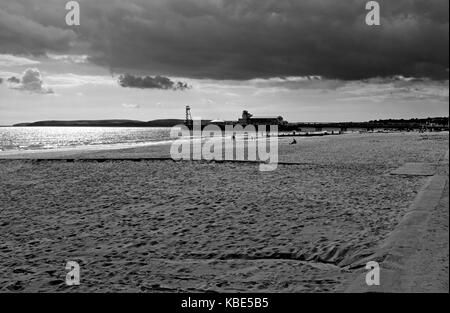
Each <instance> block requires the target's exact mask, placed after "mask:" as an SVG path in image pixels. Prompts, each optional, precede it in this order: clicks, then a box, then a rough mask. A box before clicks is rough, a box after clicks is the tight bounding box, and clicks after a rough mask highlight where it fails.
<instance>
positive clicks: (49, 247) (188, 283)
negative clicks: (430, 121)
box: [0, 133, 448, 292]
mask: <svg viewBox="0 0 450 313" xmlns="http://www.w3.org/2000/svg"><path fill="white" fill-rule="evenodd" d="M297 141H298V144H297V145H288V142H289V139H285V140H284V139H283V140H281V141H280V148H279V152H280V157H279V159H280V161H282V162H296V163H301V164H297V165H279V166H278V168H277V170H276V171H273V172H260V171H259V170H258V167H257V165H256V164H242V163H208V162H173V161H141V162H129V161H114V160H109V161H106V162H102V163H98V162H92V161H77V162H74V163H67V162H63V161H45V162H35V161H32V160H11V159H10V160H6V159H5V160H0V175H1V177H2V179H1V181H0V190H1V193H0V203H1V211H0V235H1V237H2V241H1V242H0V268H2V269H3V270H2V272H1V273H0V286H1V288H2V289H1V290H2V291H31V292H35V291H44V292H51V291H81V292H87V291H94V292H101V291H127V292H135V291H137V292H140V291H142V292H160V291H224V292H225V291H228V292H235V291H248V292H313V291H319V292H326V291H343V290H345V288H346V286H347V284H348V282H349V280H351V279H352V278H353V276H354V273H355V271H356V270H357V269H358V268H360V267H361V266H363V265H362V264H361V261H362V260H363V259H364V258H365V257H368V256H370V255H372V254H373V253H374V251H375V250H376V249H377V247H378V245H379V244H380V243H381V242H382V241H383V240H384V239H386V238H387V237H388V236H389V234H390V233H391V232H392V231H393V230H394V229H395V227H396V226H397V225H398V223H399V221H400V220H401V219H402V217H403V216H404V214H405V212H406V211H407V209H408V207H409V206H410V205H411V203H412V202H413V200H414V198H415V196H416V195H417V193H418V191H419V190H420V188H421V187H422V186H423V184H424V183H425V180H426V178H425V177H423V176H402V175H391V174H390V173H391V172H392V171H393V170H395V169H396V168H398V167H400V166H402V165H403V164H405V163H407V162H425V163H436V162H438V160H440V158H442V156H443V155H445V152H446V151H447V150H448V133H437V134H431V133H430V134H418V133H405V134H399V133H395V134H350V135H342V136H327V137H320V138H302V139H300V140H297ZM168 147H169V146H167V145H165V146H164V145H163V146H157V147H155V146H153V147H140V148H137V149H127V150H115V151H99V152H91V151H90V152H77V153H76V154H73V153H72V154H70V157H74V158H118V157H125V156H126V157H132V158H139V157H164V156H168ZM43 155H44V156H47V157H48V156H49V155H50V156H52V157H58V156H59V157H67V156H68V155H69V154H64V155H58V153H52V154H48V153H44V154H42V153H40V154H33V157H42V156H43ZM0 157H1V156H0ZM8 157H9V158H11V156H8ZM12 157H14V158H16V159H17V158H18V157H19V156H12ZM22 157H24V156H22ZM25 157H26V158H29V157H30V156H29V154H28V155H27V156H25ZM447 166H448V165H447ZM69 260H73V261H77V262H79V264H80V266H81V285H80V286H76V287H68V286H66V285H65V283H64V279H65V274H66V271H65V263H66V262H67V261H69ZM447 262H448V259H447Z"/></svg>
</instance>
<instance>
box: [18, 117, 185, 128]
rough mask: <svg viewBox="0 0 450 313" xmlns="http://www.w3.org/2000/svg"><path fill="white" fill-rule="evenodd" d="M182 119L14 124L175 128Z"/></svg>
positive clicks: (26, 124)
mask: <svg viewBox="0 0 450 313" xmlns="http://www.w3.org/2000/svg"><path fill="white" fill-rule="evenodd" d="M183 123H184V120H180V119H161V120H153V121H148V122H143V121H135V120H120V119H118V120H75V121H37V122H32V123H19V124H14V125H13V126H15V127H24V126H27V127H38V126H41V127H42V126H47V127H173V126H175V125H179V124H183Z"/></svg>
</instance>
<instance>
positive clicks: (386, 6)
mask: <svg viewBox="0 0 450 313" xmlns="http://www.w3.org/2000/svg"><path fill="white" fill-rule="evenodd" d="M79 2H80V5H81V26H80V27H79V28H74V29H73V30H72V29H71V28H69V27H67V26H65V25H63V24H62V23H63V21H64V15H63V14H64V12H62V13H61V10H62V11H64V10H63V9H64V4H65V1H62V0H46V1H44V0H33V1H31V0H17V1H14V2H13V1H7V0H0V4H1V6H0V9H1V11H0V14H2V15H1V17H0V26H1V27H0V41H1V43H0V52H3V53H4V52H10V51H13V52H22V53H27V52H32V53H33V52H34V53H36V52H40V51H44V50H50V51H54V50H57V51H64V50H70V49H72V50H74V49H75V50H76V49H87V51H83V52H86V53H87V54H89V55H90V56H91V59H90V60H91V61H92V62H95V63H97V64H101V65H104V66H107V67H111V68H112V69H116V70H119V69H124V70H127V71H130V72H134V73H140V72H141V73H144V72H145V73H151V74H152V75H169V76H184V77H197V78H199V77H205V78H216V79H249V78H256V77H259V78H265V77H275V76H280V77H285V76H305V75H322V76H324V77H327V78H337V79H361V78H369V77H386V76H392V75H404V76H416V77H422V76H426V77H431V78H438V79H442V78H448V38H449V26H448V25H449V24H448V21H449V7H448V6H449V4H448V0H397V1H388V0H381V1H378V2H379V3H380V6H381V23H382V25H381V26H379V27H368V26H367V25H366V24H365V15H366V13H367V11H366V10H365V4H366V2H367V1H365V0H364V1H363V0H345V1H336V0H302V1H292V0H152V1H150V0H96V1H88V0H80V1H79ZM37 7H39V10H37V9H36V8H37ZM6 13H8V14H6ZM5 17H6V18H9V20H10V22H8V23H7V25H6V27H5V25H4V24H5V22H4V18H5ZM34 26H35V27H34ZM31 29H33V30H34V31H33V32H28V31H29V30H31ZM75 32H76V35H75ZM74 36H77V40H74ZM5 42H6V43H5ZM6 50H9V51H6ZM72 52H73V51H72Z"/></svg>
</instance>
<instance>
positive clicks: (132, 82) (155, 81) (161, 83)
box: [119, 74, 189, 90]
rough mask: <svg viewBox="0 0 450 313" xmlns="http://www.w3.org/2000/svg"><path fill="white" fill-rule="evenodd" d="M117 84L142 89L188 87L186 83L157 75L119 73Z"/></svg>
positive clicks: (181, 88)
mask: <svg viewBox="0 0 450 313" xmlns="http://www.w3.org/2000/svg"><path fill="white" fill-rule="evenodd" d="M119 84H120V86H122V87H130V88H144V89H147V88H148V89H164V90H169V89H171V90H185V89H188V88H189V86H188V85H187V84H186V83H182V82H174V81H172V80H171V79H170V78H167V77H163V76H159V75H158V76H155V77H151V76H144V77H139V76H134V75H130V74H125V75H120V76H119Z"/></svg>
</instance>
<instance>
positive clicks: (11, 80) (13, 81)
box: [8, 76, 20, 84]
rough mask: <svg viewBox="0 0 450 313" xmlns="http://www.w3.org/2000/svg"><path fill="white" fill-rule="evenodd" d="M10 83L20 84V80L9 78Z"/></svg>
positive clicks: (13, 77)
mask: <svg viewBox="0 0 450 313" xmlns="http://www.w3.org/2000/svg"><path fill="white" fill-rule="evenodd" d="M8 83H12V84H20V79H19V78H17V77H15V76H12V77H10V78H8Z"/></svg>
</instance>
